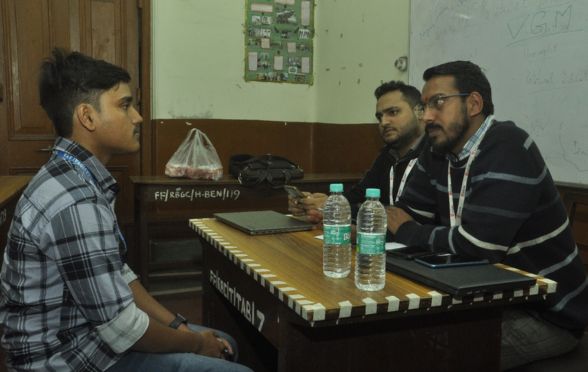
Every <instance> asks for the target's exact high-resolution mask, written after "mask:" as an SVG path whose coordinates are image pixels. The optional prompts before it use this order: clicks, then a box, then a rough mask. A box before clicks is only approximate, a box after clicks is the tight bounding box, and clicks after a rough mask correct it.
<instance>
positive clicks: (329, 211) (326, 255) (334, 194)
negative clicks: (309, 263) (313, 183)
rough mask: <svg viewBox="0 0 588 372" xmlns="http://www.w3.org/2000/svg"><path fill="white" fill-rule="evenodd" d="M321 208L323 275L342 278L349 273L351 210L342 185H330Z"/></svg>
mask: <svg viewBox="0 0 588 372" xmlns="http://www.w3.org/2000/svg"><path fill="white" fill-rule="evenodd" d="M329 189H330V191H331V195H330V196H329V197H328V198H327V201H326V202H325V206H324V208H323V232H324V240H323V273H324V274H325V275H326V276H328V277H331V278H344V277H346V276H347V275H349V272H350V271H351V208H350V207H349V202H348V201H347V199H346V198H345V196H343V184H341V183H332V184H331V186H330V188H329Z"/></svg>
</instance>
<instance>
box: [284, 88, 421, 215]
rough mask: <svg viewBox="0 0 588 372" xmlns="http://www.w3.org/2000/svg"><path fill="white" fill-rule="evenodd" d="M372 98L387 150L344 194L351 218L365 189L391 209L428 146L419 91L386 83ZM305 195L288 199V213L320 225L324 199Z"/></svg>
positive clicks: (381, 153)
mask: <svg viewBox="0 0 588 372" xmlns="http://www.w3.org/2000/svg"><path fill="white" fill-rule="evenodd" d="M374 95H375V96H376V99H377V103H376V113H375V116H376V119H377V120H378V129H379V131H380V134H381V136H382V139H383V140H384V143H385V144H386V146H385V147H384V148H383V149H382V151H381V152H380V154H379V155H378V157H377V158H376V160H375V161H374V163H373V164H372V166H371V168H370V169H369V170H368V171H367V173H366V174H365V176H364V177H363V179H362V180H361V181H360V182H359V183H357V184H356V185H354V186H353V187H352V188H351V189H350V190H349V191H348V192H346V193H345V197H346V198H347V199H348V200H349V203H350V204H351V209H352V215H353V216H354V218H355V216H356V215H357V211H358V210H359V206H360V205H361V203H362V202H363V201H364V199H365V190H366V189H367V188H378V189H380V190H381V195H382V199H381V201H382V203H383V204H384V205H394V203H395V201H396V200H397V199H398V195H400V194H401V193H402V190H403V188H404V185H405V184H406V180H407V179H408V177H409V175H410V173H411V170H412V169H413V168H414V165H415V163H416V159H417V157H418V156H419V154H420V153H421V152H422V151H423V149H424V148H425V147H426V146H427V141H426V138H425V137H426V136H424V126H423V123H422V122H421V121H420V120H419V115H420V114H421V113H422V109H421V107H420V104H421V95H420V93H419V91H418V89H416V88H415V87H413V86H411V85H406V84H404V83H403V82H401V81H389V82H386V83H383V84H381V85H380V86H379V87H378V88H376V90H375V92H374ZM304 195H305V196H306V197H305V198H303V199H294V198H289V210H290V211H291V212H292V213H293V214H295V215H305V214H306V216H307V217H308V219H309V220H310V221H312V222H314V223H318V222H321V221H322V217H323V216H322V212H321V210H322V207H323V205H324V203H325V201H326V199H327V195H325V194H323V193H314V194H310V193H307V192H305V193H304Z"/></svg>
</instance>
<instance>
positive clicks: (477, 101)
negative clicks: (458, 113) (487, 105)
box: [466, 91, 484, 117]
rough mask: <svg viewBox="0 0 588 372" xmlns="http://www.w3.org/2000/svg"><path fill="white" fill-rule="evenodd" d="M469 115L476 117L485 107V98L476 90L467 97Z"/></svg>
mask: <svg viewBox="0 0 588 372" xmlns="http://www.w3.org/2000/svg"><path fill="white" fill-rule="evenodd" d="M466 102H467V108H468V115H469V116H470V117H474V116H476V115H478V114H480V113H481V112H482V110H483V109H484V99H483V98H482V95H481V94H480V93H478V92H476V91H474V92H472V93H470V95H469V96H468V99H467V101H466Z"/></svg>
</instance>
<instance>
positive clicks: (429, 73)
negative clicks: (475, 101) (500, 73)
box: [423, 61, 494, 116]
mask: <svg viewBox="0 0 588 372" xmlns="http://www.w3.org/2000/svg"><path fill="white" fill-rule="evenodd" d="M436 76H453V77H454V78H455V87H456V88H457V90H459V92H460V93H471V92H478V93H480V95H481V96H482V99H483V100H484V108H483V109H482V114H484V115H485V116H488V115H492V114H493V113H494V103H492V88H490V82H489V81H488V79H487V78H486V75H485V74H484V73H483V72H482V69H480V67H479V66H478V65H476V64H475V63H472V62H470V61H454V62H447V63H443V64H441V65H438V66H434V67H431V68H428V69H427V70H426V71H425V72H424V73H423V80H425V81H429V80H430V79H431V78H433V77H436Z"/></svg>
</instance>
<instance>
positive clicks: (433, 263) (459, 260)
mask: <svg viewBox="0 0 588 372" xmlns="http://www.w3.org/2000/svg"><path fill="white" fill-rule="evenodd" d="M415 262H418V263H420V264H422V265H425V266H428V267H432V268H434V269H437V268H443V267H454V266H472V265H484V264H488V263H489V262H488V260H487V259H485V258H474V257H466V256H460V255H457V254H451V253H440V254H429V255H424V256H419V257H416V258H415Z"/></svg>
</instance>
